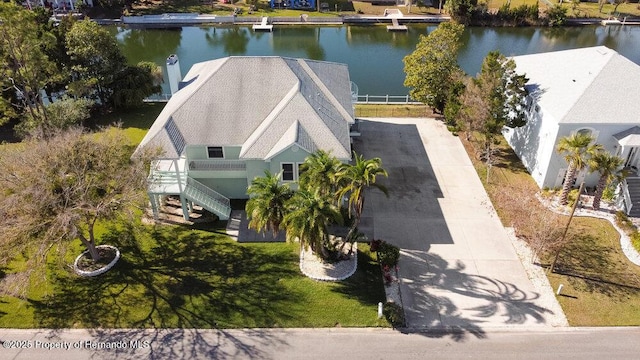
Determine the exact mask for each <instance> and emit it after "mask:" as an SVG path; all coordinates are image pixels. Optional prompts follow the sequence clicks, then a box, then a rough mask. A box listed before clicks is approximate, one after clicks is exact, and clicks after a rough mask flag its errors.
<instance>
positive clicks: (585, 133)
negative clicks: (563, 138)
mask: <svg viewBox="0 0 640 360" xmlns="http://www.w3.org/2000/svg"><path fill="white" fill-rule="evenodd" d="M577 133H578V134H580V135H586V136H591V134H592V131H591V129H580V130H578V131H577Z"/></svg>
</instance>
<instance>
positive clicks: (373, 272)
mask: <svg viewBox="0 0 640 360" xmlns="http://www.w3.org/2000/svg"><path fill="white" fill-rule="evenodd" d="M358 247H359V248H360V247H362V245H361V244H358ZM337 285H338V286H337V287H335V288H334V289H333V291H336V292H338V293H340V294H344V295H347V296H348V297H349V298H352V299H357V300H358V301H360V302H361V303H362V304H377V303H378V302H380V301H382V302H384V301H385V297H386V295H385V292H384V287H383V286H382V271H381V270H380V265H378V261H377V260H376V259H375V258H373V257H372V256H371V253H370V252H369V251H368V249H367V251H362V250H360V249H358V270H357V271H356V273H355V274H353V275H352V276H351V277H349V278H347V279H346V280H344V281H340V282H338V283H337Z"/></svg>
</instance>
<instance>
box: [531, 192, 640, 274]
mask: <svg viewBox="0 0 640 360" xmlns="http://www.w3.org/2000/svg"><path fill="white" fill-rule="evenodd" d="M581 196H582V197H585V196H588V195H581ZM536 197H537V198H538V200H539V201H540V202H541V203H542V204H543V205H544V206H546V207H547V208H548V209H550V210H551V211H553V212H555V213H558V214H562V215H569V214H570V212H569V211H567V210H566V209H565V207H563V206H561V205H560V204H559V203H558V202H557V201H551V200H549V199H545V198H543V197H542V196H541V195H540V193H538V194H536ZM574 216H582V217H593V218H598V219H604V220H608V221H609V222H610V223H611V225H612V226H613V228H614V229H616V231H617V232H618V234H619V235H620V247H621V248H622V253H623V254H624V255H625V256H626V257H627V259H629V261H631V262H632V263H634V264H635V265H638V266H640V253H638V251H637V250H636V248H635V247H633V244H632V243H631V238H630V237H629V235H627V233H626V232H625V231H624V230H622V229H620V227H618V225H617V224H616V219H615V213H611V210H608V209H600V210H593V209H589V208H584V207H578V208H577V209H576V212H575V213H574Z"/></svg>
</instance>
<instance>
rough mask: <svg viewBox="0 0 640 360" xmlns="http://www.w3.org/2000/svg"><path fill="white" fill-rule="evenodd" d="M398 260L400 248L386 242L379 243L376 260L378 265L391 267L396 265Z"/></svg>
mask: <svg viewBox="0 0 640 360" xmlns="http://www.w3.org/2000/svg"><path fill="white" fill-rule="evenodd" d="M399 258H400V248H399V247H397V246H395V245H393V244H389V243H388V242H385V241H383V242H381V243H380V245H379V246H378V260H379V261H380V265H382V266H385V265H386V266H389V267H393V266H396V265H397V264H398V259H399Z"/></svg>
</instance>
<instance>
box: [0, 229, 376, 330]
mask: <svg viewBox="0 0 640 360" xmlns="http://www.w3.org/2000/svg"><path fill="white" fill-rule="evenodd" d="M222 229H223V228H220V229H217V228H214V229H207V230H196V229H192V228H188V227H182V226H160V227H153V226H147V225H141V224H138V225H136V226H124V225H119V226H108V227H107V228H105V229H103V231H102V235H101V241H100V242H101V243H104V244H112V245H116V246H117V247H118V248H119V249H120V251H121V252H122V258H121V259H120V261H119V262H118V263H117V264H116V266H115V267H114V268H113V269H112V270H110V271H109V272H107V273H106V274H104V275H101V276H98V277H96V278H80V277H78V276H76V275H74V274H73V273H72V271H71V269H70V268H69V267H68V266H67V265H66V264H68V263H71V262H72V259H73V256H72V255H74V254H77V253H78V252H79V251H80V250H81V249H80V248H79V246H76V247H74V248H73V249H72V251H70V253H69V256H68V257H67V261H65V262H64V263H60V262H56V261H50V263H49V264H48V269H47V274H46V275H47V276H46V278H45V279H42V278H40V279H33V281H34V283H33V285H34V286H31V287H30V289H28V291H27V292H26V294H25V296H20V295H19V294H15V296H6V295H5V296H2V297H0V327H5V328H7V327H9V328H80V327H82V328H259V327H334V326H345V327H353V326H357V327H371V326H374V327H375V326H388V324H387V322H386V321H385V320H379V319H377V314H376V312H377V304H378V302H379V301H384V298H385V294H384V289H383V285H382V277H381V273H380V268H379V266H378V265H377V261H376V259H375V257H374V255H372V254H371V253H369V251H368V246H367V245H366V244H360V246H359V247H358V248H359V249H358V250H359V252H358V260H359V263H358V271H357V272H356V274H355V275H353V276H352V277H351V278H349V279H348V280H346V281H343V282H336V283H330V282H317V281H313V280H311V279H308V278H306V277H305V276H303V275H302V274H301V273H300V270H299V268H298V262H299V259H298V246H299V245H298V244H285V243H262V244H238V243H237V242H235V241H234V240H232V239H230V238H229V237H227V236H226V235H223V234H221V233H220V231H221V230H222ZM22 264H23V263H22V262H21V261H14V262H13V263H12V264H10V265H9V266H8V267H7V268H5V269H4V272H3V277H11V276H12V273H13V272H14V271H16V270H25V269H22V268H21V267H22ZM4 284H5V285H6V282H4Z"/></svg>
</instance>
